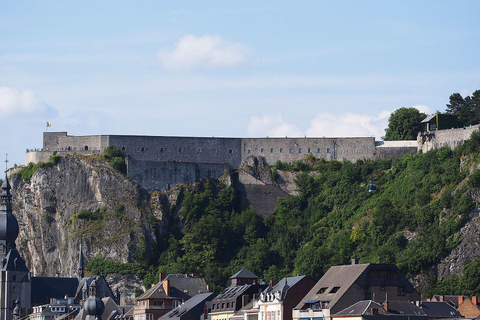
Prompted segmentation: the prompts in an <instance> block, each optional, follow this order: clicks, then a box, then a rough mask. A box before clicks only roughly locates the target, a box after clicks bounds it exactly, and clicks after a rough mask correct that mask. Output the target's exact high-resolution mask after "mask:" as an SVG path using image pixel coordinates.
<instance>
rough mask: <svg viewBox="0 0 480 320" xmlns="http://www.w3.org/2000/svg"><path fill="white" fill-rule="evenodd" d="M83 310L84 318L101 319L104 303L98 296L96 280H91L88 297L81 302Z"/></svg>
mask: <svg viewBox="0 0 480 320" xmlns="http://www.w3.org/2000/svg"><path fill="white" fill-rule="evenodd" d="M83 310H84V312H85V314H86V315H87V316H86V318H85V320H102V313H103V311H104V310H105V304H104V303H103V301H102V299H100V297H99V296H98V285H97V280H96V279H95V280H93V281H92V283H91V284H90V288H89V297H88V299H87V300H86V301H85V302H84V304H83Z"/></svg>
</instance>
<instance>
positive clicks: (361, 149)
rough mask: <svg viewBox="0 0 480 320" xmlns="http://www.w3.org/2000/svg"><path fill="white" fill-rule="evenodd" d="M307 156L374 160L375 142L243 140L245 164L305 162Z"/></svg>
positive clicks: (300, 139)
mask: <svg viewBox="0 0 480 320" xmlns="http://www.w3.org/2000/svg"><path fill="white" fill-rule="evenodd" d="M308 153H311V154H312V155H313V156H315V157H316V158H322V159H325V160H333V159H337V160H340V161H342V160H347V161H357V160H359V159H374V158H375V138H374V137H370V138H247V139H242V161H243V160H245V159H246V158H247V157H249V156H256V157H263V158H265V161H266V163H267V164H269V165H273V164H275V162H276V161H277V160H280V161H283V162H293V161H298V160H302V159H303V158H304V157H305V156H306V155H307V154H308Z"/></svg>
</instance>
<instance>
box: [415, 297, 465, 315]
mask: <svg viewBox="0 0 480 320" xmlns="http://www.w3.org/2000/svg"><path fill="white" fill-rule="evenodd" d="M420 307H421V308H422V310H423V312H425V314H426V315H427V316H428V317H429V318H459V317H461V315H460V312H458V310H457V309H455V308H454V307H452V306H451V305H450V304H448V303H447V302H445V301H443V302H440V301H422V302H421V304H420Z"/></svg>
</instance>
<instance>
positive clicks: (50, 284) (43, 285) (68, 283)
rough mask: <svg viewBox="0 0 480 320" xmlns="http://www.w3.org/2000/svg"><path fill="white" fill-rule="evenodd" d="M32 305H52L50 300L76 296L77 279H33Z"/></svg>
mask: <svg viewBox="0 0 480 320" xmlns="http://www.w3.org/2000/svg"><path fill="white" fill-rule="evenodd" d="M31 280H32V304H33V305H34V306H36V305H41V304H47V303H50V298H62V299H63V297H65V295H67V296H69V297H73V296H75V289H76V288H77V286H78V279H77V278H58V277H32V279H31Z"/></svg>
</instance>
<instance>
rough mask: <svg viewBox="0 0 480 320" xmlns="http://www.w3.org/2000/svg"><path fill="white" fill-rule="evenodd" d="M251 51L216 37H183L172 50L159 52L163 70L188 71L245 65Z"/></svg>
mask: <svg viewBox="0 0 480 320" xmlns="http://www.w3.org/2000/svg"><path fill="white" fill-rule="evenodd" d="M251 54H252V49H251V48H249V47H248V46H246V45H244V44H241V43H234V42H229V41H226V40H224V39H222V38H221V37H220V36H217V35H203V36H201V37H195V36H194V35H185V36H183V37H182V38H181V39H180V40H178V42H177V43H176V46H175V48H173V49H162V50H160V61H161V63H162V65H163V67H164V68H165V69H168V70H172V71H177V70H189V69H196V68H205V67H234V66H238V65H242V64H245V63H246V62H247V60H248V58H249V57H250V55H251Z"/></svg>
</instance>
